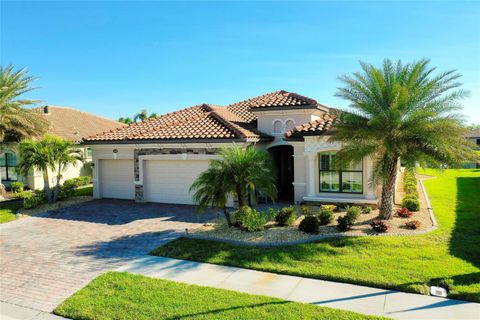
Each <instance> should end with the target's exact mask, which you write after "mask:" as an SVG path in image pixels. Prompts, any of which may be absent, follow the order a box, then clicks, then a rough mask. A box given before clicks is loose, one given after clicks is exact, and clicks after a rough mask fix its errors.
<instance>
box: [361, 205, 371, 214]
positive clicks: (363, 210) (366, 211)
mask: <svg viewBox="0 0 480 320" xmlns="http://www.w3.org/2000/svg"><path fill="white" fill-rule="evenodd" d="M370 212H372V207H369V206H366V207H363V208H362V213H363V214H369V213H370Z"/></svg>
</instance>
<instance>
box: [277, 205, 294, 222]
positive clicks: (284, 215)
mask: <svg viewBox="0 0 480 320" xmlns="http://www.w3.org/2000/svg"><path fill="white" fill-rule="evenodd" d="M296 217H297V212H296V211H295V208H294V207H293V206H290V207H286V208H283V209H282V210H280V212H278V214H277V216H276V217H275V221H276V222H277V224H278V225H279V226H289V225H291V224H292V223H293V221H295V218H296Z"/></svg>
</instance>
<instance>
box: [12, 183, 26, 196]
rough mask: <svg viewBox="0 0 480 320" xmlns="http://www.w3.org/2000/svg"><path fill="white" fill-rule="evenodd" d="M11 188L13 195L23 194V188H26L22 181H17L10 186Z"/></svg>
mask: <svg viewBox="0 0 480 320" xmlns="http://www.w3.org/2000/svg"><path fill="white" fill-rule="evenodd" d="M10 186H11V187H12V192H13V193H19V192H22V191H23V187H24V186H25V185H24V184H23V182H21V181H15V182H12V183H11V184H10Z"/></svg>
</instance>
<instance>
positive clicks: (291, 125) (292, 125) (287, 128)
mask: <svg viewBox="0 0 480 320" xmlns="http://www.w3.org/2000/svg"><path fill="white" fill-rule="evenodd" d="M294 128H295V122H293V120H287V122H285V131H290V130H293V129H294Z"/></svg>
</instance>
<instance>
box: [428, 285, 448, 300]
mask: <svg viewBox="0 0 480 320" xmlns="http://www.w3.org/2000/svg"><path fill="white" fill-rule="evenodd" d="M430 294H431V295H432V296H436V297H442V298H446V297H447V295H448V293H447V289H445V288H442V287H436V286H431V287H430Z"/></svg>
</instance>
